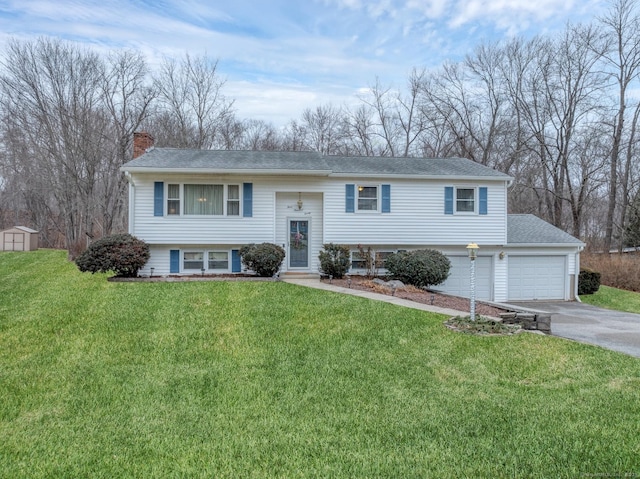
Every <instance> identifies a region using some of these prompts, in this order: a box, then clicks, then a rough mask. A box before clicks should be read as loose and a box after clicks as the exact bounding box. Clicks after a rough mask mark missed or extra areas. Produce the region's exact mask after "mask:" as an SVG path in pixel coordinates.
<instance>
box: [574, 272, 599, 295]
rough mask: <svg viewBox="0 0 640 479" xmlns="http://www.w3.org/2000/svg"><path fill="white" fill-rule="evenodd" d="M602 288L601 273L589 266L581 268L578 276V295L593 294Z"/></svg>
mask: <svg viewBox="0 0 640 479" xmlns="http://www.w3.org/2000/svg"><path fill="white" fill-rule="evenodd" d="M598 289H600V273H598V272H597V271H593V270H592V269H588V268H581V269H580V275H579V276H578V295H579V296H580V295H583V294H593V293H595V292H597V291H598Z"/></svg>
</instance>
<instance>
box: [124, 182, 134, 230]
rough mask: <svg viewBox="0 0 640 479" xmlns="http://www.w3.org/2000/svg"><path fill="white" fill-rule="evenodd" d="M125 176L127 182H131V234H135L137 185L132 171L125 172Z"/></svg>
mask: <svg viewBox="0 0 640 479" xmlns="http://www.w3.org/2000/svg"><path fill="white" fill-rule="evenodd" d="M124 176H125V177H126V178H127V183H129V234H131V235H134V236H135V213H134V211H135V209H134V205H135V191H136V190H135V187H136V184H135V182H134V181H133V177H132V176H131V173H129V172H128V171H125V172H124Z"/></svg>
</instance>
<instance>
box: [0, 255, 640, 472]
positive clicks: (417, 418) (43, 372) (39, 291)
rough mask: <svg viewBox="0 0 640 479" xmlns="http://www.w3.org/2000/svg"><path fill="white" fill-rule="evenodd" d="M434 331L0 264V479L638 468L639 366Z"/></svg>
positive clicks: (253, 297)
mask: <svg viewBox="0 0 640 479" xmlns="http://www.w3.org/2000/svg"><path fill="white" fill-rule="evenodd" d="M445 319H446V318H445V317H443V316H439V315H436V314H428V313H425V312H421V311H417V310H412V309H404V308H401V307H398V306H394V305H390V304H387V303H380V302H375V301H369V300H366V299H362V298H357V297H352V296H345V295H340V294H335V293H330V292H324V291H319V290H310V289H305V288H302V287H298V286H294V285H290V284H286V283H280V282H277V283H275V282H260V283H257V282H208V283H200V282H193V283H109V282H107V281H106V277H105V276H104V275H95V276H91V275H89V274H81V273H79V272H78V271H77V270H76V269H75V267H74V265H73V264H70V263H67V262H66V260H65V253H64V252H59V251H47V250H41V251H37V252H33V253H0V438H1V440H0V477H6V478H20V477H29V478H32V477H36V478H37V477H42V478H44V477H47V478H48V477H74V478H75V477H108V478H112V477H217V478H219V477H229V478H236V477H256V478H261V477H265V478H267V477H268V478H271V477H282V478H293V477H390V478H409V477H420V478H423V477H473V478H476V477H491V478H495V477H540V478H549V477H554V478H557V477H584V476H585V475H592V476H591V477H595V475H604V474H609V475H610V476H609V477H612V476H611V475H616V474H620V475H624V474H638V473H640V435H639V434H638V421H639V418H640V360H638V359H636V358H632V357H629V356H625V355H623V354H619V353H615V352H611V351H606V350H603V349H600V348H596V347H591V346H587V345H583V344H579V343H575V342H571V341H566V340H562V339H558V338H553V337H547V336H539V335H534V334H527V333H525V334H519V335H515V336H507V337H477V336H470V335H465V334H460V333H455V332H452V331H450V330H448V329H446V328H445V327H444V326H443V324H442V323H443V321H444V320H445ZM623 477H624V476H623Z"/></svg>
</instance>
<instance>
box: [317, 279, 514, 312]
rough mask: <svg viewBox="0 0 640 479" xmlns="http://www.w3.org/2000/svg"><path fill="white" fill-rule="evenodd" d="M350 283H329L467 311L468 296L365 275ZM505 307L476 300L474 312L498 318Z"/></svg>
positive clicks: (342, 281)
mask: <svg viewBox="0 0 640 479" xmlns="http://www.w3.org/2000/svg"><path fill="white" fill-rule="evenodd" d="M350 279H351V283H350V284H349V281H348V280H347V279H333V280H331V284H333V285H335V286H341V287H343V288H348V287H351V288H352V289H358V290H361V291H371V292H373V293H380V294H388V295H394V296H396V297H397V298H402V299H408V300H410V301H415V302H417V303H423V304H430V305H433V306H438V307H440V308H449V309H455V310H456V311H463V312H467V313H468V312H469V311H470V302H469V299H468V298H460V297H458V296H450V295H447V294H442V293H436V292H432V291H425V290H423V289H420V288H416V287H414V286H408V285H407V286H405V287H403V288H398V289H396V290H395V294H394V291H393V289H391V288H389V287H387V286H383V285H379V284H376V283H374V282H373V281H372V280H370V279H368V278H365V277H357V276H351V278H350ZM321 281H322V282H325V283H328V282H329V280H328V279H326V278H323V279H322V280H321ZM507 311H508V310H507V309H502V308H498V307H496V306H493V305H490V304H485V303H482V302H479V301H476V314H478V315H481V316H491V317H494V318H499V317H500V314H502V313H506V312H507Z"/></svg>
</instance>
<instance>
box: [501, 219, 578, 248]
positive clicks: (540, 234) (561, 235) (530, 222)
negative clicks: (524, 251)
mask: <svg viewBox="0 0 640 479" xmlns="http://www.w3.org/2000/svg"><path fill="white" fill-rule="evenodd" d="M507 244H509V245H512V244H531V245H541V244H544V245H547V246H549V245H575V246H584V243H583V242H582V241H580V240H579V239H577V238H574V237H573V236H571V235H570V234H569V233H566V232H564V231H562V230H561V229H560V228H556V227H555V226H553V225H552V224H549V223H547V222H546V221H543V220H541V219H540V218H538V217H537V216H535V215H508V216H507Z"/></svg>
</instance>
